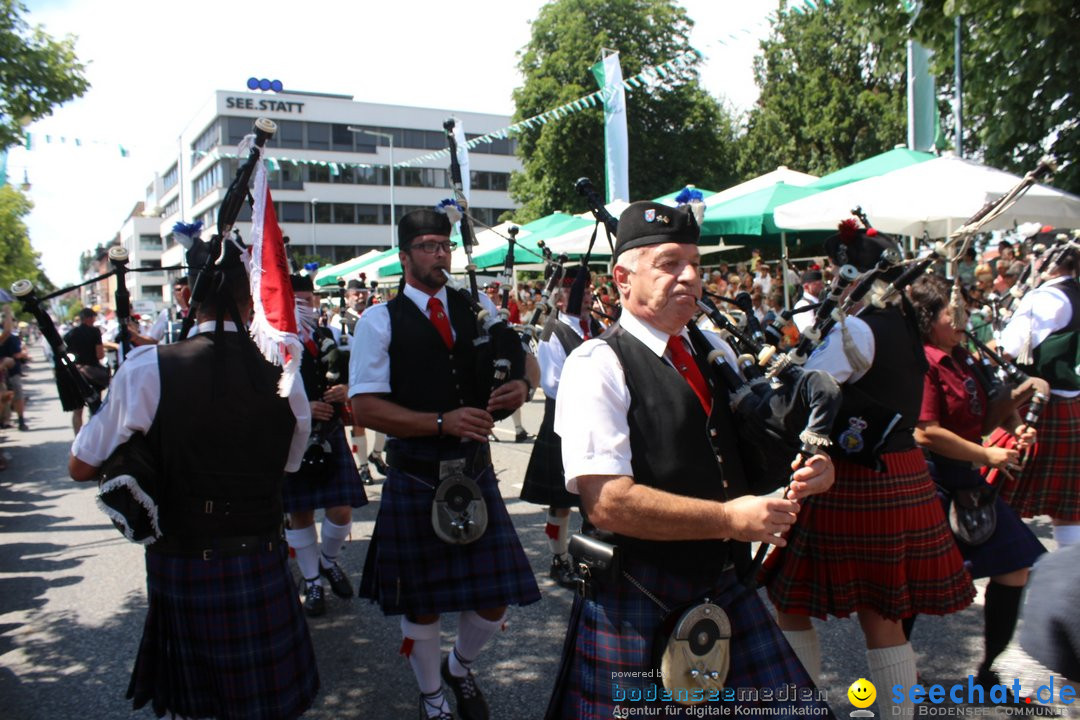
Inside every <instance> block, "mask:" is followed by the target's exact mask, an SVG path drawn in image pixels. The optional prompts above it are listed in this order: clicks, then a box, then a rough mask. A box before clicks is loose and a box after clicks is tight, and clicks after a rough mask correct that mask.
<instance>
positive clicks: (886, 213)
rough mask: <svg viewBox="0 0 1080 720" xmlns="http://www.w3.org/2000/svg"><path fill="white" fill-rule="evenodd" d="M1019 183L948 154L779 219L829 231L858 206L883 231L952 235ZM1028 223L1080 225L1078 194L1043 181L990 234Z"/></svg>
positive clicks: (810, 201)
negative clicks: (980, 210) (981, 209)
mask: <svg viewBox="0 0 1080 720" xmlns="http://www.w3.org/2000/svg"><path fill="white" fill-rule="evenodd" d="M1019 181H1020V178H1019V177H1017V176H1016V175H1013V174H1011V173H1007V172H1004V171H1002V170H997V169H995V168H991V167H987V166H985V165H982V164H980V163H977V162H974V161H971V160H965V159H962V158H958V157H955V156H951V155H946V156H943V157H939V158H935V159H933V160H928V161H926V162H922V163H917V164H915V165H909V166H908V167H904V168H900V169H899V170H894V171H892V172H889V173H885V174H884V175H879V176H877V177H872V178H868V179H866V180H860V181H858V182H854V183H850V184H848V185H841V186H840V187H836V188H833V189H831V190H826V191H824V192H821V193H818V194H816V195H811V196H810V197H806V198H802V199H800V200H795V201H794V202H790V203H787V204H785V205H780V206H779V207H777V208H776V209H775V210H774V211H773V218H774V220H775V222H776V224H777V225H778V226H779V227H784V228H792V229H798V230H831V229H835V228H836V226H837V223H839V222H840V221H841V220H843V219H845V218H848V217H851V210H852V209H853V208H855V207H857V206H858V207H861V208H862V210H863V212H865V213H866V216H867V217H868V218H869V220H870V222H871V223H872V224H873V226H874V227H875V228H877V229H879V230H881V231H883V232H887V233H893V234H896V235H922V234H923V233H924V232H925V233H927V234H929V236H930V237H935V238H939V237H946V236H948V235H949V234H951V233H952V232H953V231H954V230H956V229H957V228H959V227H960V226H961V225H963V224H964V223H965V222H966V221H967V220H968V218H970V217H971V216H972V215H974V214H975V213H976V212H977V211H978V210H979V209H980V208H982V207H983V206H984V205H985V204H986V203H987V202H988V201H991V200H995V199H997V198H999V197H1001V196H1002V195H1004V194H1005V193H1007V192H1008V191H1009V190H1011V189H1012V188H1013V187H1014V186H1015V185H1016V184H1017V183H1018V182H1019ZM710 199H711V198H710ZM1029 220H1030V221H1035V222H1039V223H1042V224H1046V225H1053V226H1055V227H1061V228H1073V227H1080V197H1077V196H1076V195H1071V194H1069V193H1066V192H1062V191H1060V190H1056V189H1054V188H1052V187H1049V186H1047V185H1041V184H1037V185H1035V186H1034V187H1032V188H1031V189H1030V190H1029V191H1028V192H1027V193H1026V194H1025V195H1024V196H1023V197H1021V198H1020V199H1019V200H1018V201H1017V202H1016V203H1015V204H1014V205H1013V206H1012V207H1011V208H1009V209H1008V210H1006V211H1005V212H1004V213H1002V214H1001V215H1000V216H999V217H998V218H996V219H995V220H993V221H992V222H990V223H988V224H987V225H986V226H985V228H984V229H986V230H1001V229H1005V228H1010V227H1013V225H1014V224H1015V223H1020V222H1025V221H1029Z"/></svg>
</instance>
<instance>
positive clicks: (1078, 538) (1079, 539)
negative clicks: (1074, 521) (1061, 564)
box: [1054, 525, 1080, 547]
mask: <svg viewBox="0 0 1080 720" xmlns="http://www.w3.org/2000/svg"><path fill="white" fill-rule="evenodd" d="M1054 541H1055V542H1057V544H1058V547H1068V546H1069V545H1075V544H1077V543H1080V525H1055V526H1054Z"/></svg>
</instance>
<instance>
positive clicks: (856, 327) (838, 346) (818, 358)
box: [796, 315, 875, 384]
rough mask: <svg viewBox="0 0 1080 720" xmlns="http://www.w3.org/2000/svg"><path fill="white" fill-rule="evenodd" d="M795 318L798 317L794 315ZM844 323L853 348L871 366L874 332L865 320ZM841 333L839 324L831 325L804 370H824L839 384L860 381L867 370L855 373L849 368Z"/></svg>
mask: <svg viewBox="0 0 1080 720" xmlns="http://www.w3.org/2000/svg"><path fill="white" fill-rule="evenodd" d="M796 317H798V316H797V315H796ZM844 322H845V323H846V324H847V330H848V333H850V334H851V340H852V343H853V344H854V345H855V348H856V349H857V350H858V351H859V353H860V354H861V355H862V356H863V357H864V358H866V362H867V364H869V365H873V363H874V348H875V344H874V331H873V330H871V329H870V326H869V325H867V324H866V321H865V320H860V319H859V318H857V317H848V318H845V320H844ZM841 333H842V331H841V329H840V323H836V324H835V325H833V327H832V330H830V331H829V334H828V335H826V336H825V339H824V340H823V341H822V343H821V344H820V345H818V346H817V349H816V350H814V353H813V354H812V355H811V356H810V359H808V360H807V361H806V369H807V370H824V371H825V372H827V373H829V374H830V375H832V376H833V377H834V378H835V379H836V382H838V383H840V384H843V383H846V382H852V383H853V382H857V381H859V380H860V379H862V376H863V375H865V374H866V373H867V371H868V370H869V368H867V370H863V371H861V372H855V370H854V369H853V368H852V367H851V360H849V359H848V356H847V353H845V352H844V340H843V336H842V335H841Z"/></svg>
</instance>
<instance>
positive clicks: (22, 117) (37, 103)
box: [0, 0, 90, 150]
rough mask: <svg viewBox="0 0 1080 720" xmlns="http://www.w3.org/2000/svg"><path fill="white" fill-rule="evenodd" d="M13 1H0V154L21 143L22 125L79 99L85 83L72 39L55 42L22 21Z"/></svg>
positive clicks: (20, 9) (23, 10) (22, 10)
mask: <svg viewBox="0 0 1080 720" xmlns="http://www.w3.org/2000/svg"><path fill="white" fill-rule="evenodd" d="M25 13H26V8H25V7H24V6H23V4H22V3H20V2H18V0H0V150H3V149H5V148H8V147H11V146H12V145H17V144H19V143H21V142H22V140H23V132H24V131H23V126H24V125H26V124H29V123H30V122H33V121H34V120H37V119H39V118H42V117H45V116H46V115H48V114H49V113H50V112H52V109H53V107H54V106H56V105H60V104H63V103H65V102H67V101H68V100H71V99H72V98H76V97H79V96H80V95H82V94H83V93H85V92H86V91H87V89H88V88H89V87H90V84H89V83H88V82H87V80H86V77H85V75H84V74H83V72H84V70H85V69H86V66H85V65H83V64H82V63H80V62H79V60H78V58H76V57H75V38H74V37H73V36H71V35H68V36H67V37H65V38H64V39H63V40H56V39H54V38H52V37H51V36H50V35H49V34H48V33H46V32H45V31H44V30H43V29H42V28H41V26H38V27H35V28H33V29H31V28H30V26H29V25H27V23H26V21H25V20H23V18H22V15H23V14H25Z"/></svg>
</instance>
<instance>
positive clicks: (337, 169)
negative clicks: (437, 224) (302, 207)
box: [195, 149, 401, 177]
mask: <svg viewBox="0 0 1080 720" xmlns="http://www.w3.org/2000/svg"><path fill="white" fill-rule="evenodd" d="M195 155H197V156H199V157H200V158H202V157H210V158H211V159H212V160H221V159H225V160H236V159H237V158H239V157H240V156H239V155H237V154H236V153H227V152H221V151H220V150H217V149H214V150H209V151H207V150H199V151H196V152H195ZM243 157H244V158H247V156H246V155H245V156H243ZM265 157H266V167H267V168H269V169H270V170H271V171H276V170H279V169H280V168H281V165H282V164H283V163H284V164H289V163H292V164H293V165H319V166H321V167H325V168H329V169H330V174H331V175H332V176H334V177H337V176H338V175H340V174H341V171H342V170H343V169H345V168H360V169H370V168H382V167H386V164H385V163H383V164H375V165H373V164H371V163H355V162H341V161H337V160H304V159H301V158H285V157H272V156H270V155H266V156H265ZM394 165H395V167H400V166H401V165H400V164H399V163H394Z"/></svg>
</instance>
